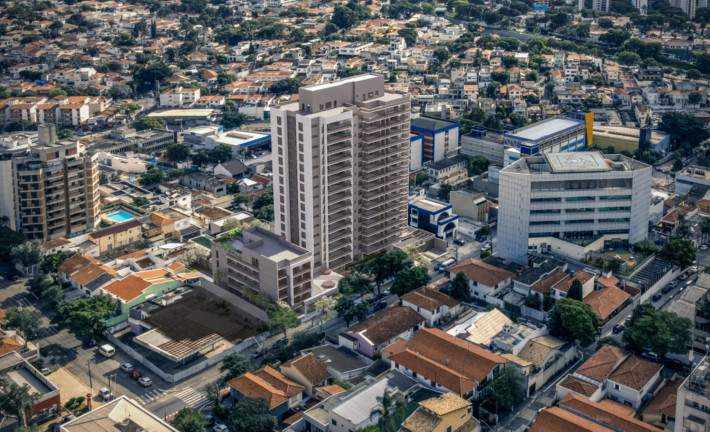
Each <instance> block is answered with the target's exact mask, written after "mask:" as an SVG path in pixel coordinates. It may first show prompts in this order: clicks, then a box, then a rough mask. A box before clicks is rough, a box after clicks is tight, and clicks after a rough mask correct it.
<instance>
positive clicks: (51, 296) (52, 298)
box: [42, 285, 64, 305]
mask: <svg viewBox="0 0 710 432" xmlns="http://www.w3.org/2000/svg"><path fill="white" fill-rule="evenodd" d="M63 299H64V291H62V287H60V286H59V285H50V286H49V287H48V288H47V289H46V290H44V292H43V293H42V300H44V301H46V302H47V303H49V304H51V305H57V304H59V302H61V301H62V300H63Z"/></svg>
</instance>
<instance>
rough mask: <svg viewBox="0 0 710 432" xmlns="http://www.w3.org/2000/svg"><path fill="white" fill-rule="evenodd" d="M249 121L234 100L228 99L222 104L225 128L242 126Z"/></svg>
mask: <svg viewBox="0 0 710 432" xmlns="http://www.w3.org/2000/svg"><path fill="white" fill-rule="evenodd" d="M246 122H247V116H245V115H244V114H242V113H240V112H239V108H237V105H236V104H235V103H234V102H233V101H227V103H225V104H224V106H222V126H224V128H225V129H234V128H237V127H241V126H242V125H244V124H245V123H246Z"/></svg>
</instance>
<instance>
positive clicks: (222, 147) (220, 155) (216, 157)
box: [209, 144, 232, 164]
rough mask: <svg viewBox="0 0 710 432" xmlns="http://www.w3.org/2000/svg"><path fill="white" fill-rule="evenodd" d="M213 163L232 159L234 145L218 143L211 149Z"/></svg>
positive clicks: (210, 154)
mask: <svg viewBox="0 0 710 432" xmlns="http://www.w3.org/2000/svg"><path fill="white" fill-rule="evenodd" d="M209 156H210V159H211V160H212V163H215V164H218V163H222V162H226V161H228V160H232V147H230V146H229V145H227V144H218V145H216V146H215V147H214V148H213V149H212V150H210V151H209Z"/></svg>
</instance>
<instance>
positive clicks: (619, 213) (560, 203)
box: [498, 152, 651, 263]
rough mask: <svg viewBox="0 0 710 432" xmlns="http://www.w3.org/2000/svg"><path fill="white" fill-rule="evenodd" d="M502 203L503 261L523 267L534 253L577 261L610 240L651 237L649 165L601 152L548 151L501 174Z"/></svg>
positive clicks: (512, 166)
mask: <svg viewBox="0 0 710 432" xmlns="http://www.w3.org/2000/svg"><path fill="white" fill-rule="evenodd" d="M499 199H500V202H499V205H500V213H499V217H498V223H499V230H498V232H499V237H498V245H499V246H498V255H499V256H501V257H503V258H505V259H509V260H513V261H515V262H519V263H523V262H525V255H526V254H527V253H528V250H529V249H532V250H536V249H539V248H550V250H551V251H554V252H555V253H561V254H564V255H567V256H571V257H575V258H579V257H581V256H583V255H584V254H585V253H586V249H588V248H590V247H596V248H597V249H599V248H600V247H603V242H604V241H607V240H611V239H619V240H623V241H628V242H629V243H635V242H638V241H640V240H643V239H644V238H646V234H647V226H648V209H649V207H650V205H651V167H650V166H648V165H646V164H643V163H641V162H638V161H636V160H634V159H631V158H627V157H625V156H621V155H602V154H601V153H599V152H577V153H546V154H544V155H541V156H533V157H529V158H523V159H519V160H518V161H516V162H515V163H513V164H511V165H509V166H507V167H505V168H504V169H502V170H501V172H500V189H499ZM602 239H603V240H602ZM597 241H599V242H600V243H598V244H597V243H595V242H597Z"/></svg>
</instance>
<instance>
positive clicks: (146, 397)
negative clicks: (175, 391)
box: [140, 389, 165, 405]
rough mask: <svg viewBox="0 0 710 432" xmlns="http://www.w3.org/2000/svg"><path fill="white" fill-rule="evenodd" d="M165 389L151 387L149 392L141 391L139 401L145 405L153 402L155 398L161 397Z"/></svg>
mask: <svg viewBox="0 0 710 432" xmlns="http://www.w3.org/2000/svg"><path fill="white" fill-rule="evenodd" d="M164 393H165V390H163V389H153V390H151V391H149V392H146V393H143V394H142V395H141V396H140V397H141V402H142V403H143V404H144V405H145V404H147V403H150V402H153V401H154V400H156V399H160V398H161V397H163V394H164Z"/></svg>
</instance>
